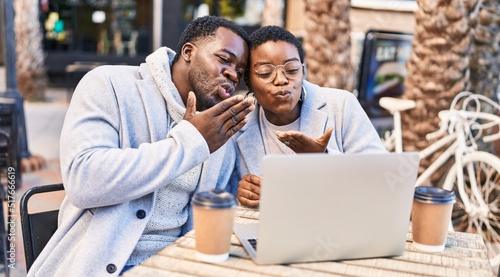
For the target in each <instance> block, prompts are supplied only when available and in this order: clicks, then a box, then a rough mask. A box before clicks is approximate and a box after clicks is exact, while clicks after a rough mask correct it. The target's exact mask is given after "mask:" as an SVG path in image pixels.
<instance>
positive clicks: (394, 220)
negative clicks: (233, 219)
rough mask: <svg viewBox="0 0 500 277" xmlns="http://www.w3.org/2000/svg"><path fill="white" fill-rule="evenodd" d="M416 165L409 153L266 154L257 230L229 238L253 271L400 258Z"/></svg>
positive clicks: (238, 227)
mask: <svg viewBox="0 0 500 277" xmlns="http://www.w3.org/2000/svg"><path fill="white" fill-rule="evenodd" d="M418 165H419V155H418V153H413V152H412V153H410V152H406V153H383V154H346V155H325V154H299V155H268V156H266V157H265V158H264V161H263V173H262V186H261V200H260V206H259V211H260V215H259V223H258V224H235V225H234V233H235V234H236V236H237V237H238V239H239V240H240V242H241V244H242V246H243V247H244V248H245V250H246V251H247V252H248V254H249V255H250V257H251V258H252V259H253V260H254V261H255V262H256V263H258V264H287V263H295V262H309V261H326V260H344V259H358V258H373V257H385V256H397V255H401V254H402V252H403V250H404V246H405V242H406V235H407V232H408V227H409V222H410V213H411V206H412V201H413V193H414V186H415V180H416V177H417V171H418ZM255 243H256V249H255V248H254V247H253V246H252V245H255Z"/></svg>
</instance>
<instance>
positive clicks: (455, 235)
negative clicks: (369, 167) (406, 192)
mask: <svg viewBox="0 0 500 277" xmlns="http://www.w3.org/2000/svg"><path fill="white" fill-rule="evenodd" d="M258 218H259V212H258V211H257V210H255V209H252V208H248V207H241V206H240V207H238V209H237V211H236V217H235V223H254V222H258ZM367 231H369V230H367ZM412 240H413V238H412V233H411V225H410V226H409V232H408V235H407V241H406V245H405V251H404V252H403V254H402V255H400V256H396V257H388V258H373V259H355V260H346V261H337V262H332V261H329V262H314V263H295V264H290V265H266V266H261V265H257V264H256V263H255V262H254V261H252V260H251V259H250V257H249V256H248V254H247V253H246V251H245V250H244V249H243V247H242V246H241V243H240V241H239V240H238V239H237V238H236V236H235V235H234V234H233V235H232V237H231V248H230V258H229V259H228V260H227V261H225V262H223V263H218V264H210V263H203V262H200V261H198V260H197V258H196V250H195V243H196V238H195V233H194V231H191V232H189V233H187V234H186V235H185V236H183V237H181V238H179V239H178V240H177V241H176V242H175V243H174V244H172V245H171V246H168V247H166V248H165V249H163V250H162V251H160V252H159V253H157V254H156V255H154V256H153V257H151V258H149V259H147V260H146V261H144V262H143V263H142V264H141V265H139V266H136V267H134V268H133V269H131V270H130V271H128V272H126V273H125V276H139V277H142V276H179V277H184V276H217V277H219V276H222V277H224V276H231V277H233V276H245V277H246V276H249V277H252V276H297V277H299V276H300V277H302V276H384V277H385V276H397V277H400V276H474V277H475V276H480V277H481V276H489V277H490V276H493V271H492V268H491V265H490V264H489V261H488V256H487V250H486V247H485V244H484V241H483V239H482V237H481V236H480V235H477V234H470V233H462V232H450V233H448V239H447V242H446V248H445V250H444V251H442V252H439V253H428V252H423V251H420V250H418V249H416V248H414V247H413V241H412ZM129 272H130V273H129ZM163 273H165V274H163ZM162 274H163V275H162Z"/></svg>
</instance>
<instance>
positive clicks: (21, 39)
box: [13, 0, 47, 101]
mask: <svg viewBox="0 0 500 277" xmlns="http://www.w3.org/2000/svg"><path fill="white" fill-rule="evenodd" d="M13 3H14V11H15V18H14V28H15V34H16V55H17V59H16V68H17V87H18V89H19V91H20V92H21V94H23V96H24V98H25V99H26V100H27V101H34V100H44V99H45V89H46V87H47V75H46V71H45V67H44V54H43V47H42V34H41V31H40V23H39V21H38V12H39V10H38V5H39V2H38V0H16V1H13Z"/></svg>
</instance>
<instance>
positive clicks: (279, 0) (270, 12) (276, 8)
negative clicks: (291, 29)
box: [262, 0, 285, 27]
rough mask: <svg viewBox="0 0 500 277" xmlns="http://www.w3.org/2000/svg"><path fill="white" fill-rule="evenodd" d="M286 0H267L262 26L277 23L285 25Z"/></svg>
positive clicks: (277, 24)
mask: <svg viewBox="0 0 500 277" xmlns="http://www.w3.org/2000/svg"><path fill="white" fill-rule="evenodd" d="M284 9H285V3H284V0H266V2H265V4H264V11H263V13H262V26H267V25H276V26H281V27H283V25H284V23H283V11H284Z"/></svg>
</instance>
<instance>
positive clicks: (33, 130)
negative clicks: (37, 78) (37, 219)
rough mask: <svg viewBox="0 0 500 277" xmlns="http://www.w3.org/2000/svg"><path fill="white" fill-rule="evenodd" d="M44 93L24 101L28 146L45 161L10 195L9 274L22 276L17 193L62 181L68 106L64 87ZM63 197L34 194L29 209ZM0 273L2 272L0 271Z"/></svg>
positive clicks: (0, 80)
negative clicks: (12, 249) (61, 140)
mask: <svg viewBox="0 0 500 277" xmlns="http://www.w3.org/2000/svg"><path fill="white" fill-rule="evenodd" d="M5 77H6V76H5V69H4V67H0V91H5V89H6V87H5ZM46 96H47V101H46V102H37V103H32V102H27V101H25V102H24V114H25V121H26V135H27V140H28V150H29V152H30V153H31V154H32V155H33V156H40V157H42V158H43V159H44V160H45V161H46V163H47V164H46V166H45V167H44V168H42V169H41V170H37V171H34V172H25V173H23V174H22V186H21V187H20V188H18V190H17V191H16V194H15V196H14V197H15V200H16V206H15V209H16V211H17V212H16V214H14V217H15V219H16V228H15V232H16V233H15V238H16V239H15V241H14V243H15V247H16V251H15V258H16V263H15V265H13V267H14V269H11V271H10V276H12V277H22V276H26V264H25V259H24V248H23V247H24V246H23V242H22V234H21V222H20V212H19V200H20V198H21V196H22V195H23V194H24V192H26V191H27V190H28V189H29V188H31V187H34V186H39V185H47V184H53V183H61V182H62V181H61V173H60V168H59V136H60V133H61V128H62V124H63V121H64V116H65V114H66V110H67V108H68V101H67V92H66V90H65V89H55V88H48V89H47V91H46ZM63 198H64V193H57V194H54V195H51V196H39V197H34V198H32V200H33V202H30V203H31V206H30V210H32V211H37V210H49V209H58V208H59V204H60V202H61V201H62V199H63ZM5 204H6V203H4V205H5ZM0 276H4V275H3V274H2V273H0Z"/></svg>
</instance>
